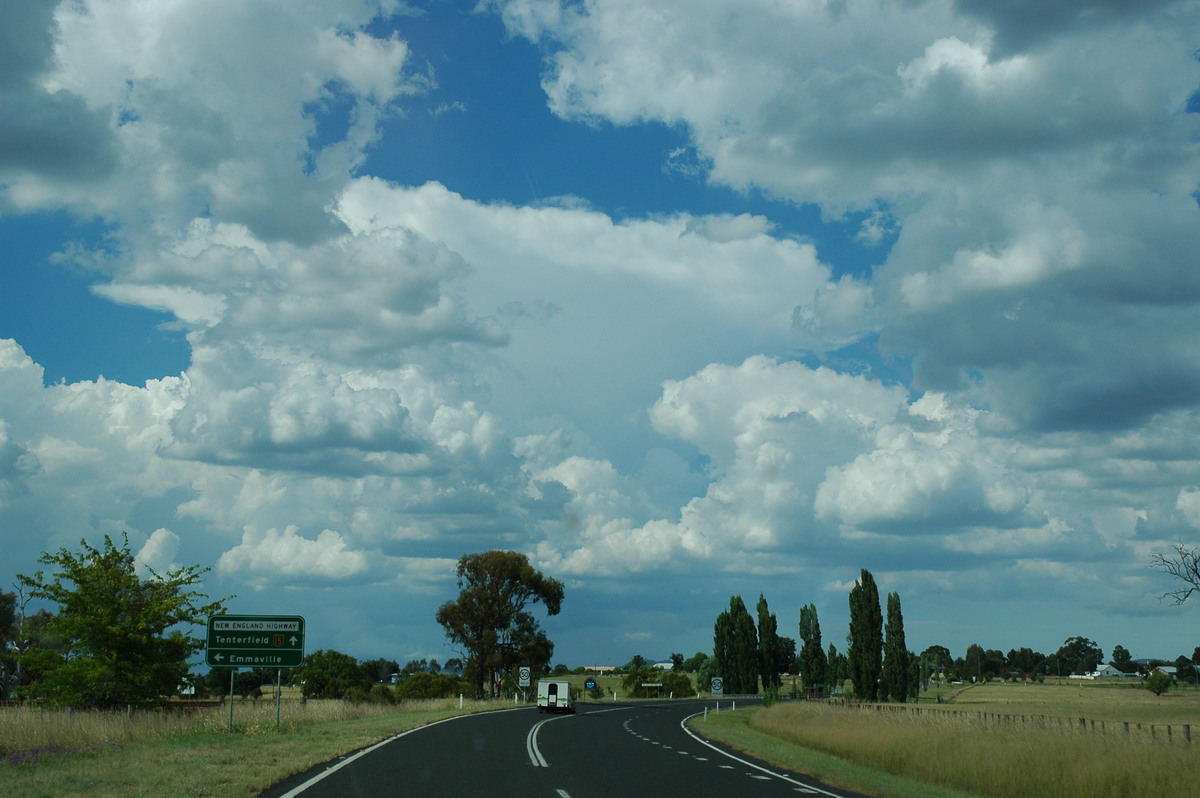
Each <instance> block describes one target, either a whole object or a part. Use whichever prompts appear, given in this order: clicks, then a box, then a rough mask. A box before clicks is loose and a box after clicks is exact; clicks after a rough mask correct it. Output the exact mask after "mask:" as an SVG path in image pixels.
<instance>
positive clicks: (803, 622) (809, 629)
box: [800, 604, 829, 690]
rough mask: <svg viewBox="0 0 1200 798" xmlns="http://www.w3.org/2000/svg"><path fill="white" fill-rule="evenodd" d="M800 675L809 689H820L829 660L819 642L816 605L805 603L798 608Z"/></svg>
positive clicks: (819, 634) (823, 683) (825, 676)
mask: <svg viewBox="0 0 1200 798" xmlns="http://www.w3.org/2000/svg"><path fill="white" fill-rule="evenodd" d="M800 639H801V640H802V641H803V644H802V645H801V647H800V676H801V677H802V678H803V679H804V686H805V687H806V688H808V689H809V690H813V689H822V687H824V686H825V685H826V683H827V682H826V680H827V678H828V676H827V673H826V671H827V669H828V663H829V660H828V658H827V657H826V656H825V649H824V648H823V647H822V645H823V644H822V643H821V621H820V620H819V619H818V618H817V607H816V605H814V604H805V605H804V606H803V607H801V608H800Z"/></svg>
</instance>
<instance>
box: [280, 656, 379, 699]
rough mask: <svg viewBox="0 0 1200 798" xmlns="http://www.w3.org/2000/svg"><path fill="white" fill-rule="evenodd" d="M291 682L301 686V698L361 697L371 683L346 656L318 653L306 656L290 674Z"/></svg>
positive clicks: (361, 669) (359, 668)
mask: <svg viewBox="0 0 1200 798" xmlns="http://www.w3.org/2000/svg"><path fill="white" fill-rule="evenodd" d="M292 681H294V682H300V683H301V684H302V685H303V686H302V687H301V690H300V692H301V693H302V694H303V695H304V697H305V698H357V697H365V696H366V694H367V691H368V690H370V689H371V679H370V677H369V676H367V672H366V671H365V670H363V668H362V666H361V665H359V664H358V661H357V660H355V659H354V657H352V656H350V655H349V654H343V653H342V652H340V651H334V650H332V649H320V650H318V651H314V652H313V653H311V654H309V655H308V656H306V657H305V658H304V659H303V660H301V662H300V667H299V668H296V671H295V673H294V674H292Z"/></svg>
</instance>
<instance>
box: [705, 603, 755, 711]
mask: <svg viewBox="0 0 1200 798" xmlns="http://www.w3.org/2000/svg"><path fill="white" fill-rule="evenodd" d="M713 659H714V660H716V669H717V671H718V673H717V675H718V676H721V677H722V678H723V679H724V680H725V692H726V693H730V694H733V695H743V694H746V693H757V692H758V634H757V632H756V631H755V629H754V618H753V617H751V615H750V611H749V610H747V609H746V603H745V602H744V601H742V597H741V596H730V597H729V609H728V610H726V611H724V612H722V613H721V614H720V615H718V616H717V621H716V623H715V624H714V627H713Z"/></svg>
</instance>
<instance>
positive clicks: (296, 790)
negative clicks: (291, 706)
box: [281, 709, 514, 798]
mask: <svg viewBox="0 0 1200 798" xmlns="http://www.w3.org/2000/svg"><path fill="white" fill-rule="evenodd" d="M513 711H514V710H511V709H499V710H492V712H513ZM489 714H491V712H475V713H469V714H466V715H454V716H453V717H449V718H443V719H441V720H435V721H434V722H432V723H426V724H425V725H424V726H418V727H416V728H415V729H409V730H408V731H402V732H400V733H399V734H396V735H393V736H391V737H389V738H387V739H386V740H381V741H379V742H377V743H375V745H372V746H371V747H369V748H364V749H363V750H361V751H359V752H357V753H354V754H351V755H350V756H348V757H346V758H345V759H343V760H341V761H340V762H338V763H337V764H336V765H330V766H329V767H328V768H326V769H325V770H323V771H321V772H320V773H318V774H317V775H315V776H313V777H312V778H311V779H309V780H308V781H306V782H304V783H303V784H298V785H297V786H295V787H293V788H292V789H290V790H288V791H287V792H285V793H284V794H283V796H282V797H281V798H296V796H298V795H300V794H302V793H303V792H304V791H305V790H307V789H308V788H309V787H311V786H313V785H314V784H316V783H317V782H318V781H321V780H322V779H324V778H325V777H326V776H330V775H332V774H334V773H336V772H337V771H339V770H341V769H342V768H344V767H345V766H346V765H349V764H350V763H351V762H353V761H355V760H356V759H358V758H359V757H362V756H366V755H367V754H369V753H371V752H372V751H374V750H375V749H377V748H382V747H383V746H385V745H387V744H388V743H390V742H395V741H396V740H399V739H400V738H401V737H407V736H408V735H410V734H413V733H414V732H419V731H422V730H424V729H428V728H429V727H430V726H437V725H440V724H442V723H450V722H451V721H455V720H462V719H463V718H472V717H477V716H479V715H489Z"/></svg>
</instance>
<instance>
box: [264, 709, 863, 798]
mask: <svg viewBox="0 0 1200 798" xmlns="http://www.w3.org/2000/svg"><path fill="white" fill-rule="evenodd" d="M706 706H707V707H709V711H712V708H713V706H714V705H713V702H712V701H707V702H700V701H672V702H661V703H643V702H638V703H629V704H619V703H616V704H603V703H598V704H583V703H581V704H579V705H578V710H579V711H578V712H577V713H576V714H574V715H543V714H539V713H538V712H537V711H536V709H534V708H531V707H530V708H520V709H512V710H504V711H499V712H488V713H483V714H476V715H464V716H459V717H456V718H452V719H449V720H446V721H441V722H439V723H436V724H432V725H429V726H424V727H422V728H420V729H414V730H413V731H411V732H407V733H405V734H403V735H400V736H398V737H395V738H392V739H391V740H389V741H386V742H384V743H381V744H379V745H377V746H375V747H373V748H370V749H367V750H366V751H364V752H361V753H359V754H358V755H356V756H354V757H348V758H346V759H343V760H341V761H340V762H339V763H336V765H331V766H329V767H326V768H319V769H316V770H315V771H313V772H311V773H309V774H306V775H305V776H304V777H302V778H301V779H293V780H290V781H289V782H288V783H286V784H283V785H278V786H277V787H275V788H273V789H271V790H268V791H267V792H264V793H263V794H262V796H261V798H383V796H400V795H403V796H405V798H424V797H425V796H429V797H431V798H432V797H433V796H436V798H456V797H458V796H477V795H486V796H489V798H639V797H640V796H646V798H661V796H664V795H687V796H689V798H706V796H714V797H715V796H721V797H722V798H728V796H754V797H755V798H760V797H761V798H774V797H775V796H789V798H795V797H796V796H797V795H817V796H821V795H823V796H837V798H862V796H859V795H857V794H855V793H850V792H844V791H837V790H833V789H831V788H829V787H826V786H824V785H821V784H820V783H819V782H816V781H814V780H812V779H809V778H808V777H806V776H800V775H797V774H793V773H786V772H783V771H781V770H779V769H778V768H775V767H772V766H770V765H767V764H765V763H762V762H758V761H756V760H753V759H751V758H749V757H746V756H743V755H737V754H732V753H726V752H723V751H722V750H721V749H719V748H717V747H714V746H711V745H709V744H706V743H705V742H703V741H702V740H700V739H699V738H697V737H695V736H693V735H692V734H691V733H690V732H689V731H688V730H687V729H685V728H684V726H683V720H684V718H686V717H688V716H689V715H694V714H696V713H703V712H704V708H705V707H706ZM304 779H307V780H304Z"/></svg>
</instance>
